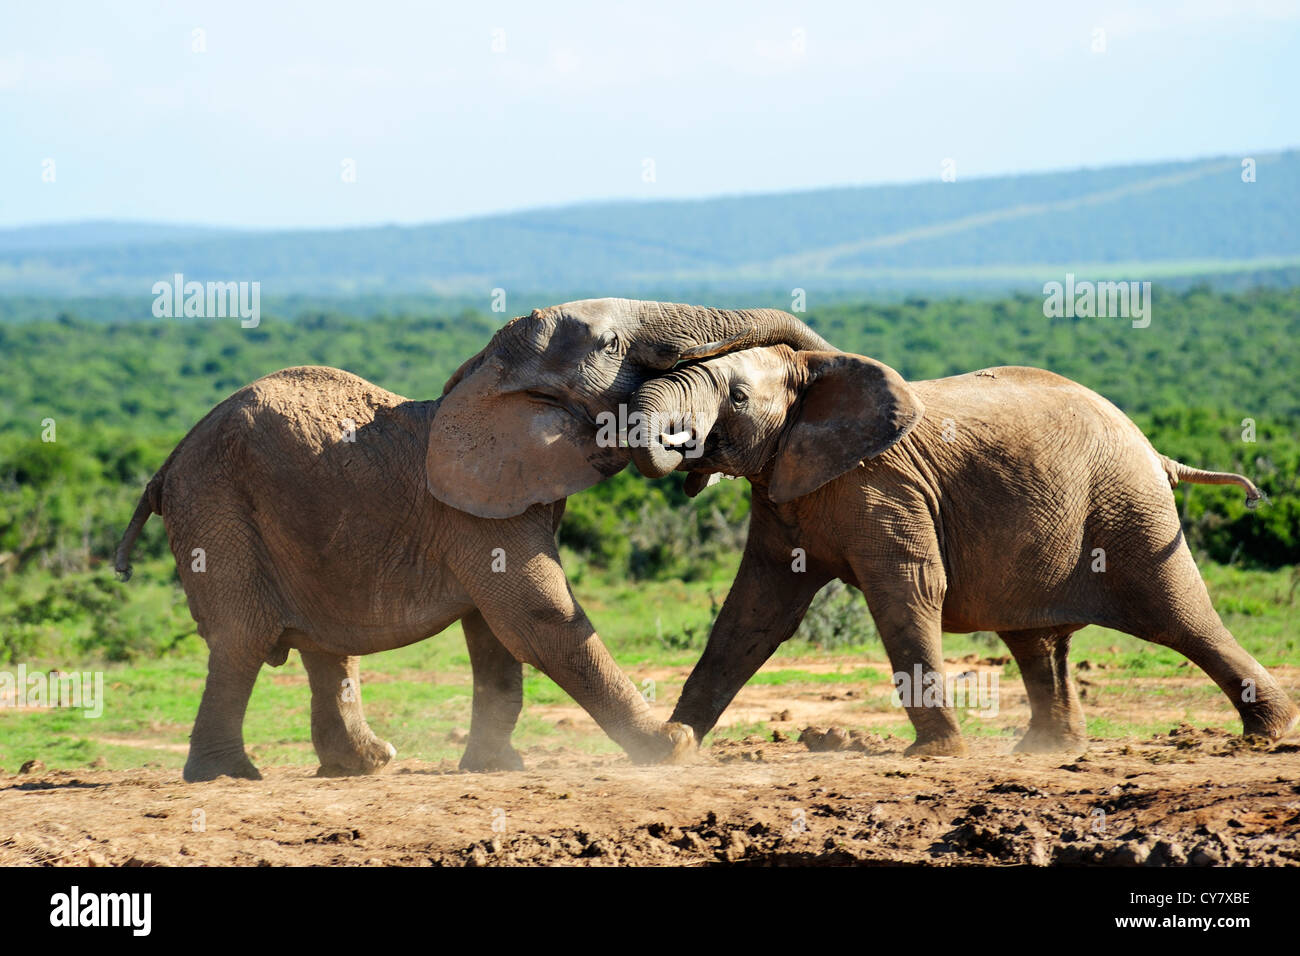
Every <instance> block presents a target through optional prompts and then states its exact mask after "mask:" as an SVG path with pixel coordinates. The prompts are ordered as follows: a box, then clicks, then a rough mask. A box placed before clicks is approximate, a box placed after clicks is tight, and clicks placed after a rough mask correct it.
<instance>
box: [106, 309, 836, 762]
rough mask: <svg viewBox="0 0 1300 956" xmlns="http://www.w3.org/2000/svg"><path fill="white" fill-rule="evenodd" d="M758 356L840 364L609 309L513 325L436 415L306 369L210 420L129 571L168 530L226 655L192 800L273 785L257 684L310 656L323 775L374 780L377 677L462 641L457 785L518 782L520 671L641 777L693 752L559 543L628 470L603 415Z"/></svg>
mask: <svg viewBox="0 0 1300 956" xmlns="http://www.w3.org/2000/svg"><path fill="white" fill-rule="evenodd" d="M755 342H783V343H787V344H788V345H790V346H793V347H796V348H827V347H828V346H827V345H826V343H825V342H823V341H822V340H821V339H820V338H818V337H817V336H816V335H815V334H814V333H813V332H812V331H811V330H810V329H808V328H807V327H806V326H804V325H803V324H802V323H800V322H799V321H798V320H797V319H795V318H794V317H793V316H790V315H787V314H786V313H782V312H774V311H766V310H758V311H721V310H712V309H704V308H697V307H692V306H681V305H669V304H664V303H657V302H635V301H630V300H626V299H597V300H587V301H583V302H573V303H568V304H566V305H561V306H556V307H553V308H547V309H541V310H538V311H535V312H533V313H532V314H531V315H528V316H525V317H520V318H517V319H515V320H513V321H511V322H510V323H508V324H507V325H506V326H505V327H503V328H502V329H501V330H500V331H498V332H497V334H496V335H495V336H494V337H493V338H492V340H491V342H490V343H489V344H488V345H487V347H486V348H484V349H483V350H482V351H481V352H480V353H479V354H478V355H476V356H474V357H473V358H472V359H470V360H469V361H467V362H466V363H465V364H464V365H462V366H461V368H460V369H459V370H458V371H457V372H456V374H455V375H454V376H453V377H452V379H451V380H450V381H448V383H447V385H446V387H445V388H444V397H443V398H442V399H440V400H437V401H425V402H413V401H407V400H406V399H404V398H402V397H401V396H400V395H394V394H393V393H392V392H387V391H385V390H384V389H381V388H379V387H378V386H375V385H372V384H370V383H369V382H366V381H364V380H363V379H360V378H357V377H356V376H355V375H351V374H349V373H347V372H343V371H340V370H338V369H331V368H319V367H311V368H292V369H286V370H284V371H281V372H276V373H274V374H272V375H268V376H267V377H265V378H263V379H260V380H258V381H257V382H254V383H253V384H252V385H249V386H247V387H245V388H243V389H240V390H239V391H238V392H236V393H235V394H234V395H232V396H231V397H230V398H228V399H226V400H225V401H224V402H222V403H221V404H220V405H218V406H217V407H216V408H214V409H213V410H212V411H211V412H209V413H208V415H207V416H206V417H205V418H203V420H202V421H200V422H199V423H198V424H197V425H196V426H195V427H194V429H193V430H192V431H191V432H190V433H189V434H188V435H187V436H186V437H185V438H184V439H183V440H182V441H181V443H180V444H179V445H178V446H177V447H176V449H175V451H173V452H172V454H171V456H170V457H169V458H168V459H167V461H166V462H165V463H164V464H163V466H162V468H160V469H159V471H158V473H157V474H156V475H155V476H154V477H153V479H152V480H151V481H150V482H149V484H148V486H147V488H146V489H145V492H144V494H143V495H142V496H141V499H140V503H139V505H138V506H137V508H136V511H135V515H134V517H133V518H132V520H131V523H130V526H129V527H128V528H127V530H126V533H125V535H124V536H123V539H122V542H121V544H120V545H119V547H118V551H117V561H116V565H117V569H118V571H119V572H120V573H122V574H123V575H127V576H129V573H130V566H129V560H130V552H131V548H132V546H133V545H134V542H135V540H136V538H137V536H138V535H139V533H140V529H141V528H142V526H143V525H144V523H145V522H146V521H147V520H148V518H149V516H150V515H151V514H161V515H162V517H163V521H164V523H165V525H166V528H167V535H168V539H169V541H170V543H171V548H172V553H173V555H174V556H175V558H176V563H177V568H178V570H179V573H180V578H181V583H182V585H183V586H184V588H185V593H186V596H187V598H188V600H189V606H190V611H191V613H192V614H193V616H194V619H195V621H196V622H197V624H198V629H199V633H200V635H202V637H203V639H204V640H205V641H206V642H207V645H208V655H209V656H208V677H207V682H206V685H205V688H204V691H203V699H202V702H201V703H200V706H199V712H198V717H197V719H196V720H195V724H194V730H193V732H192V734H191V737H190V753H189V759H188V760H187V762H186V765H185V779H186V780H207V779H212V778H214V777H218V776H221V775H227V774H228V775H231V776H236V777H250V778H254V779H256V778H257V777H258V772H257V769H256V768H255V767H254V766H253V764H252V762H251V761H250V760H249V759H248V756H247V755H246V753H245V751H244V742H243V719H244V712H245V710H246V708H247V704H248V699H249V695H250V694H251V692H252V688H253V684H254V682H255V681H256V679H257V675H258V672H259V670H260V669H261V666H262V664H263V663H270V664H272V665H278V664H282V663H283V662H284V661H285V660H286V659H287V657H288V654H289V651H290V650H292V649H297V650H298V651H299V652H300V653H301V655H302V659H303V663H304V665H305V667H306V669H307V673H308V677H309V680H310V684H311V693H312V716H311V726H312V742H313V744H314V745H315V748H316V752H317V755H318V757H319V758H320V762H321V771H322V772H323V773H328V774H354V773H370V772H374V771H376V770H378V769H379V768H381V767H383V766H384V765H385V764H386V763H387V762H388V761H389V759H390V758H391V757H392V756H393V748H392V747H391V746H390V745H389V744H387V743H385V742H384V741H382V740H380V739H379V738H378V737H376V736H375V734H374V733H372V732H371V730H370V727H369V726H368V725H367V723H366V720H365V717H364V715H363V713H362V707H361V697H360V687H359V675H358V667H357V659H358V657H359V655H362V654H371V653H374V652H376V651H383V650H387V649H390V648H395V647H401V646H403V645H406V644H410V643H413V642H415V641H418V640H422V639H423V638H426V637H428V636H430V635H432V634H435V633H437V632H438V631H440V630H442V629H443V628H445V627H447V626H448V625H449V624H451V623H452V622H453V621H456V620H461V621H462V622H463V625H464V630H465V636H466V639H467V642H468V644H469V652H470V660H471V663H472V666H473V671H474V698H473V711H472V719H471V724H470V739H469V742H468V745H467V747H466V750H465V754H464V757H463V759H462V761H461V766H462V767H463V768H466V769H471V770H489V769H504V768H513V767H520V766H522V762H521V761H520V759H519V756H518V754H517V753H516V752H515V751H514V749H513V748H512V747H511V746H510V734H511V731H512V730H513V728H514V724H515V720H516V718H517V716H518V713H519V709H520V705H521V700H522V667H521V664H520V662H521V661H526V662H528V663H530V664H532V665H534V666H535V667H537V668H539V669H540V670H542V671H543V672H545V673H546V674H547V675H548V676H550V677H551V678H552V679H554V680H555V681H556V683H558V684H559V685H560V686H561V687H563V688H564V689H565V690H566V691H567V692H568V693H569V694H570V695H572V697H573V698H574V699H575V700H576V701H577V702H578V703H579V704H581V705H582V706H583V707H584V708H586V710H587V711H588V712H589V713H590V714H591V715H592V717H594V718H595V719H596V721H597V722H598V723H599V724H600V726H601V727H602V728H603V729H604V730H605V732H606V733H608V734H609V736H610V737H611V738H613V739H614V740H615V741H616V742H618V743H619V744H620V745H621V746H622V747H623V748H624V749H625V750H627V752H628V753H629V754H630V755H632V757H633V758H634V759H637V760H641V761H652V760H660V759H665V758H669V757H671V756H672V755H673V754H675V753H679V752H681V751H683V750H687V749H689V747H690V732H689V730H688V729H686V728H684V727H681V726H680V725H676V724H665V723H664V722H663V721H661V720H658V719H656V718H655V717H654V715H653V714H652V713H651V711H650V708H649V706H648V704H647V703H646V702H645V701H644V700H643V699H642V697H641V695H640V694H638V693H637V691H636V689H635V688H634V686H633V684H632V682H631V680H630V679H629V678H628V677H627V676H626V675H625V674H623V673H622V672H621V671H619V669H618V668H617V667H616V666H615V664H614V661H613V659H612V658H611V657H610V655H609V653H608V652H607V651H606V649H605V647H604V645H603V644H602V643H601V641H600V639H599V637H598V636H597V635H596V632H595V630H594V629H593V627H592V625H591V623H590V621H588V619H587V616H586V615H585V614H584V613H583V611H582V608H581V607H580V606H579V605H578V603H577V601H576V600H575V599H574V597H573V594H572V592H571V590H570V589H569V584H568V581H567V579H566V578H565V575H564V571H563V569H562V568H561V566H560V561H559V555H558V553H557V550H556V546H555V529H556V527H557V525H558V523H559V520H560V516H561V514H562V513H563V510H564V500H565V496H567V495H569V494H572V493H574V492H577V491H579V490H581V489H583V488H586V487H588V486H590V485H593V484H595V483H596V482H598V481H600V480H602V479H603V478H605V477H608V476H609V475H612V474H614V473H615V472H617V471H619V470H620V469H621V468H623V467H624V466H625V465H626V464H627V461H628V451H627V449H626V448H625V447H619V445H618V443H617V442H616V441H615V442H613V443H602V442H601V441H599V440H598V436H599V434H600V431H599V429H598V427H597V423H596V419H597V416H598V415H599V414H600V413H601V412H604V411H608V410H611V409H614V408H616V407H617V406H618V405H619V403H621V402H625V401H626V400H627V399H628V397H629V396H630V395H631V393H632V392H633V390H634V389H635V388H636V387H637V386H639V385H640V384H641V383H642V382H643V381H644V380H645V379H646V378H647V377H649V376H650V375H652V374H654V373H656V372H661V371H663V370H666V369H669V368H671V367H672V366H673V364H674V363H676V362H677V361H679V360H682V359H686V360H690V359H695V358H702V357H706V356H709V355H713V354H717V353H719V352H722V351H725V350H726V349H728V348H743V347H746V346H748V345H752V344H753V343H755ZM602 444H606V445H608V447H602ZM430 492H432V494H430Z"/></svg>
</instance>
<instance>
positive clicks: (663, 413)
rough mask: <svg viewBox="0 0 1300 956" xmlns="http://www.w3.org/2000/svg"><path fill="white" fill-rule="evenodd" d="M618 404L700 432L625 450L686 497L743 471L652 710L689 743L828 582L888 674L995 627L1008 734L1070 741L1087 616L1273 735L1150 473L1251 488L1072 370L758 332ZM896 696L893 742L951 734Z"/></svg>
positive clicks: (1276, 703) (1265, 686)
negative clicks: (667, 694)
mask: <svg viewBox="0 0 1300 956" xmlns="http://www.w3.org/2000/svg"><path fill="white" fill-rule="evenodd" d="M632 407H633V411H635V412H639V413H641V414H643V415H658V416H660V417H661V418H663V419H666V420H670V421H677V420H681V419H684V418H689V419H691V421H692V425H693V430H694V433H695V434H694V436H693V437H694V439H695V440H697V441H702V442H703V454H702V456H701V457H698V458H695V459H689V458H683V456H682V450H681V447H680V442H681V439H682V434H683V433H681V432H674V433H672V434H671V436H668V435H666V436H664V437H663V438H660V440H658V441H657V442H654V443H652V444H651V445H650V446H649V447H645V448H634V449H633V455H634V458H635V459H636V462H637V466H638V467H639V468H640V469H641V471H642V472H643V473H644V474H646V475H647V476H649V477H659V476H662V475H664V474H666V473H667V472H668V471H669V470H671V469H674V468H681V469H684V470H689V471H691V472H692V474H691V476H690V478H688V479H687V482H688V491H689V492H691V493H698V491H699V490H700V489H701V488H703V487H704V486H705V484H706V481H707V479H708V477H709V474H710V473H711V472H722V473H725V474H729V475H736V476H739V475H743V476H746V477H748V478H749V480H750V482H751V485H752V488H753V510H752V516H751V519H750V528H749V538H748V541H747V543H746V546H745V553H744V558H743V560H742V562H741V566H740V570H739V572H738V574H737V576H736V581H735V583H734V585H733V586H732V589H731V592H730V594H729V595H728V597H727V600H726V603H725V605H724V606H723V609H722V612H721V613H720V615H719V617H718V620H717V622H716V624H715V625H714V627H713V631H712V634H711V635H710V637H709V641H708V645H707V647H706V649H705V651H704V654H703V656H702V657H701V659H700V661H699V663H698V664H697V665H696V667H695V669H694V670H693V672H692V673H691V675H690V677H689V679H688V680H687V682H686V685H685V687H684V689H683V692H682V696H681V698H680V699H679V701H678V703H677V706H676V708H675V709H674V711H673V715H672V718H671V719H672V720H673V721H678V722H681V723H683V724H686V725H687V726H689V727H691V728H692V729H693V730H694V732H695V735H696V739H697V740H698V739H702V738H703V736H704V734H705V733H707V732H708V731H709V730H710V729H711V728H712V727H713V725H714V724H715V723H716V721H717V719H718V716H719V715H720V714H721V713H722V711H723V710H724V709H725V708H726V706H727V705H728V703H730V701H731V699H732V698H733V697H734V696H735V694H736V692H737V691H738V690H739V689H740V688H741V686H743V685H744V683H745V682H746V681H747V680H748V679H749V678H750V677H751V676H752V675H753V674H754V672H755V671H756V670H757V669H758V667H759V666H761V665H762V663H763V661H765V660H766V659H767V658H768V656H769V655H771V653H772V652H773V651H774V650H775V649H776V648H777V646H778V645H780V644H781V643H782V642H783V641H785V640H787V639H788V638H789V637H790V636H791V635H792V634H793V633H794V632H795V629H796V628H797V627H798V625H799V621H800V620H801V619H802V617H803V615H804V613H805V611H806V610H807V608H808V605H809V602H810V601H811V600H812V598H813V596H814V595H815V594H816V593H817V591H818V590H819V589H820V588H821V587H822V586H823V585H824V584H825V583H826V582H827V581H829V580H832V579H834V578H839V579H841V580H843V581H845V582H846V583H848V584H852V585H854V586H856V587H858V588H859V589H861V590H862V592H863V593H864V594H865V596H866V599H867V604H868V607H869V609H870V611H871V615H872V617H873V618H874V620H875V622H876V626H877V628H878V630H879V632H880V635H881V639H882V641H883V642H884V645H885V650H886V652H887V653H888V655H889V660H890V663H891V665H892V666H893V668H894V671H895V673H905V674H909V675H911V674H912V673H913V672H914V667H915V666H916V665H920V667H921V668H922V673H928V672H935V673H938V674H942V673H943V657H942V650H941V632H942V631H944V630H947V631H953V632H969V631H975V630H985V631H996V632H997V633H998V634H999V635H1000V636H1001V637H1002V639H1003V640H1004V641H1006V643H1007V645H1008V647H1009V648H1010V649H1011V652H1012V653H1013V654H1014V655H1015V658H1016V661H1017V663H1018V664H1019V665H1020V671H1021V673H1022V675H1023V677H1024V681H1025V687H1026V690H1027V692H1028V695H1029V702H1030V708H1031V713H1032V717H1031V720H1030V724H1029V730H1028V732H1027V734H1026V735H1025V737H1024V738H1023V739H1022V740H1021V741H1020V742H1019V744H1018V746H1017V749H1018V750H1022V751H1051V750H1074V749H1076V748H1082V747H1085V746H1086V745H1087V736H1086V733H1085V728H1084V718H1083V712H1082V709H1081V707H1080V705H1079V699H1078V696H1077V694H1076V692H1075V689H1074V685H1073V682H1072V681H1071V679H1070V676H1069V673H1068V664H1067V655H1068V651H1069V644H1070V636H1071V635H1072V634H1073V633H1074V632H1075V631H1076V630H1078V629H1079V628H1081V627H1083V626H1084V625H1087V624H1098V625H1101V626H1103V627H1109V628H1114V629H1116V630H1120V631H1125V632H1127V633H1129V634H1133V635H1136V636H1137V637H1141V638H1144V639H1146V640H1149V641H1153V642H1155V643H1158V644H1163V645H1165V646H1168V647H1171V648H1173V649H1175V650H1177V651H1178V652H1179V653H1181V654H1184V655H1186V656H1187V657H1189V658H1190V659H1191V660H1192V661H1193V662H1194V663H1196V664H1197V665H1198V666H1199V667H1201V668H1202V669H1203V670H1204V671H1205V672H1206V673H1207V674H1209V675H1210V677H1212V678H1213V679H1214V680H1215V682H1216V683H1217V684H1218V685H1219V687H1220V688H1221V689H1222V690H1223V691H1224V693H1226V694H1227V695H1228V697H1229V698H1230V699H1231V700H1232V703H1233V705H1234V706H1235V707H1236V708H1237V711H1238V713H1239V714H1240V716H1241V720H1242V724H1243V727H1244V730H1245V732H1246V733H1250V734H1261V735H1263V736H1266V737H1270V738H1273V739H1277V738H1279V737H1281V736H1283V735H1284V734H1286V733H1287V732H1288V731H1289V730H1290V729H1291V728H1293V727H1294V726H1295V724H1296V721H1297V717H1298V712H1297V709H1296V706H1295V704H1294V703H1292V701H1291V700H1290V699H1289V698H1288V697H1287V695H1286V693H1285V692H1284V691H1283V690H1282V689H1281V688H1280V687H1279V686H1278V684H1277V682H1276V681H1274V680H1273V678H1272V677H1271V676H1270V675H1269V674H1268V672H1267V671H1265V670H1264V669H1263V668H1262V667H1261V666H1260V665H1259V663H1258V662H1256V661H1255V660H1254V659H1253V658H1252V657H1251V656H1250V655H1249V654H1247V653H1246V652H1245V651H1244V650H1243V649H1242V648H1241V647H1240V646H1239V645H1238V644H1237V642H1236V640H1235V639H1234V638H1233V637H1232V635H1231V634H1230V633H1229V632H1228V630H1227V629H1226V628H1225V627H1224V626H1223V622H1222V621H1221V620H1220V619H1219V616H1218V615H1217V614H1216V613H1215V611H1214V608H1213V606H1212V605H1211V603H1210V599H1209V595H1208V594H1207V593H1206V590H1205V585H1204V583H1203V582H1202V580H1201V577H1200V574H1199V573H1198V572H1197V569H1196V565H1195V563H1194V562H1193V560H1192V555H1191V552H1190V551H1189V550H1188V547H1187V544H1186V542H1185V541H1184V540H1183V535H1182V529H1181V526H1180V523H1179V519H1178V512H1177V510H1176V508H1175V505H1174V496H1173V493H1172V491H1171V488H1172V487H1173V486H1174V485H1176V484H1177V483H1178V481H1179V480H1180V479H1181V480H1184V481H1192V482H1202V483H1213V484H1224V483H1234V484H1238V485H1241V486H1242V487H1244V488H1245V489H1246V491H1247V495H1248V503H1253V502H1254V501H1257V500H1258V499H1259V497H1260V495H1259V492H1258V490H1257V489H1256V488H1255V486H1254V485H1253V484H1251V482H1250V481H1249V480H1247V479H1246V478H1243V477H1242V476H1240V475H1233V474H1228V473H1221V472H1203V471H1200V470H1198V469H1193V468H1188V467H1187V466H1185V465H1182V464H1180V463H1179V462H1175V461H1172V460H1171V459H1169V458H1166V457H1165V456H1163V455H1160V454H1159V453H1158V452H1156V451H1155V449H1153V448H1152V447H1151V445H1150V443H1149V442H1148V441H1147V439H1146V438H1145V436H1143V435H1142V433H1141V432H1140V431H1139V430H1138V428H1137V427H1136V426H1135V425H1134V424H1133V423H1132V422H1131V421H1129V420H1128V419H1127V418H1126V417H1125V416H1124V415H1123V414H1122V413H1121V412H1120V411H1119V410H1118V409H1117V408H1115V406H1114V405H1112V404H1111V403H1109V402H1107V401H1106V400H1105V399H1103V398H1102V397H1101V396H1099V395H1097V394H1096V393H1094V392H1092V391H1089V390H1088V389H1086V388H1084V387H1083V386H1081V385H1078V384H1076V383H1074V382H1071V381H1069V380H1068V379H1065V378H1062V377H1061V376H1059V375H1054V374H1053V373H1051V372H1045V371H1041V370H1039V369H1031V368H1013V367H1008V368H994V369H985V370H983V371H980V372H974V373H971V374H967V375H958V376H955V377H952V378H945V379H938V380H935V381H927V382H914V383H908V382H906V381H904V380H903V379H902V377H901V376H899V375H898V373H897V372H895V371H894V370H893V369H890V368H889V367H888V366H885V365H883V364H881V363H879V362H876V361H874V360H872V359H869V358H863V357H861V356H854V355H846V354H844V353H835V354H823V353H818V352H813V351H809V352H800V353H794V352H791V351H790V350H788V349H784V348H780V347H776V348H759V349H752V350H748V351H743V352H736V353H732V354H730V355H725V356H720V357H718V358H714V359H710V360H708V361H704V362H700V363H698V364H694V365H691V366H687V367H684V368H681V369H678V370H676V371H674V372H672V373H670V374H668V375H665V376H663V377H660V378H657V379H654V380H652V381H651V382H649V383H647V384H646V385H645V386H643V387H642V388H641V389H640V390H639V391H638V393H637V395H636V396H635V398H634V399H633V403H632ZM668 437H672V441H668V442H667V444H665V439H666V438H668ZM795 549H803V551H804V552H805V553H806V570H803V571H799V570H797V568H798V566H799V565H798V564H797V562H795V561H794V552H795ZM1102 554H1104V559H1105V565H1104V570H1101V569H1100V566H1099V565H1098V563H1097V562H1098V556H1099V555H1102ZM921 703H922V704H925V703H932V704H933V703H937V702H936V701H922V702H921ZM907 712H908V716H909V717H910V718H911V721H912V723H913V725H914V726H915V728H916V742H915V744H913V745H912V746H911V747H909V748H908V753H910V754H932V755H933V754H943V755H949V754H957V753H961V752H963V751H964V749H965V746H964V744H963V743H962V740H961V735H960V732H959V730H958V725H957V721H956V719H955V717H954V715H953V712H952V708H951V707H949V706H946V705H944V706H909V707H908V708H907Z"/></svg>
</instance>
